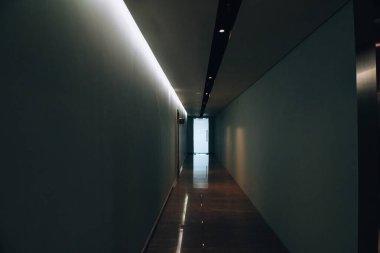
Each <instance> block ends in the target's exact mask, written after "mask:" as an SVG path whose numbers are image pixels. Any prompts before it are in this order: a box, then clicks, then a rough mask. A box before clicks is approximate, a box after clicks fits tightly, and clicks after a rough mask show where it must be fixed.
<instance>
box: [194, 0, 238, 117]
mask: <svg viewBox="0 0 380 253" xmlns="http://www.w3.org/2000/svg"><path fill="white" fill-rule="evenodd" d="M240 5H241V0H219V5H218V11H217V14H216V21H215V28H214V35H213V39H212V45H211V52H210V58H209V62H208V68H207V75H206V76H205V88H204V92H203V99H202V105H201V110H200V116H201V117H202V116H203V113H204V111H205V108H206V106H207V101H208V98H209V96H210V94H211V90H212V87H213V85H214V80H215V78H216V76H217V74H218V70H219V67H220V64H221V63H222V59H223V55H224V52H225V50H226V47H227V44H228V41H229V38H230V35H231V31H232V29H233V26H234V24H235V20H236V16H237V15H238V12H239V8H240Z"/></svg>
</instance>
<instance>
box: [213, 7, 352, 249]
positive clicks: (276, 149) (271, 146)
mask: <svg viewBox="0 0 380 253" xmlns="http://www.w3.org/2000/svg"><path fill="white" fill-rule="evenodd" d="M279 43H281V42H279ZM355 73H356V72H355V45H354V22H353V8H352V3H351V2H349V3H348V4H347V5H346V6H345V7H344V8H343V9H342V10H340V11H339V12H338V13H337V14H336V15H334V16H333V17H332V18H330V19H329V20H328V21H327V22H326V23H325V24H323V25H322V26H321V27H320V28H319V29H318V30H316V31H315V32H314V33H313V34H311V35H310V36H309V37H308V38H307V39H306V40H305V41H303V42H302V43H301V44H300V45H299V46H298V47H297V48H295V49H294V50H293V51H292V52H291V53H290V54H289V55H287V56H286V57H285V58H284V59H283V60H282V61H281V62H279V63H278V64H277V65H276V66H275V67H274V68H272V69H271V70H270V71H269V72H268V73H267V74H266V75H264V76H263V77H262V78H261V79H260V80H259V81H258V82H256V83H255V84H254V85H253V86H252V87H250V88H249V89H248V90H247V91H245V92H244V93H243V94H242V95H241V96H239V97H238V98H237V99H235V100H234V101H233V102H232V103H231V104H230V105H229V106H228V107H227V108H226V109H225V110H224V111H222V112H221V113H220V114H218V115H217V117H216V127H217V142H216V144H217V145H216V147H217V157H218V159H219V160H220V161H221V162H222V164H223V165H224V166H225V167H226V168H227V169H228V170H229V171H230V173H231V174H232V175H233V177H234V178H235V179H236V181H237V182H238V183H239V185H240V186H241V187H242V189H243V190H244V191H245V192H246V193H247V195H248V196H249V198H250V199H251V200H252V202H253V203H254V204H255V205H256V207H257V208H258V209H259V211H260V212H261V214H262V215H263V216H264V218H265V219H266V221H267V222H268V223H269V224H270V226H271V227H272V228H273V230H274V231H275V233H277V234H278V236H279V237H280V239H281V240H282V241H283V242H284V243H285V245H286V246H287V247H288V249H289V250H290V252H292V253H305V252H308V253H321V252H329V253H330V252H340V253H343V252H345V253H348V252H352V253H353V252H357V229H358V220H357V219H358V218H357V217H358V212H357V210H358V186H357V184H358V177H357V175H358V164H357V163H358V161H357V156H358V153H357V116H356V115H357V114H356V77H355Z"/></svg>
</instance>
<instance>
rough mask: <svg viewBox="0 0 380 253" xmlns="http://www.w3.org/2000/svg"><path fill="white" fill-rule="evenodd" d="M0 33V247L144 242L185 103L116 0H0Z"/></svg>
mask: <svg viewBox="0 0 380 253" xmlns="http://www.w3.org/2000/svg"><path fill="white" fill-rule="evenodd" d="M0 33H1V40H0V50H1V52H0V55H1V57H0V62H1V66H0V83H1V92H0V103H1V107H0V108H1V124H0V129H1V131H0V140H1V141H0V150H1V152H0V168H1V170H0V203H1V204H0V205H1V208H0V252H3V253H8V252H12V253H14V252H20V253H21V252H23V253H24V252H40V253H44V252H46V253H52V252H54V253H59V252H62V253H68V252H91V253H95V252H107V253H109V252H131V253H134V252H140V250H141V249H142V247H143V245H144V243H145V240H146V239H147V237H148V234H149V232H150V230H151V228H152V226H153V223H154V221H155V219H156V218H157V215H158V213H159V210H160V208H161V207H162V205H163V203H164V200H165V198H166V196H167V194H168V192H169V190H170V187H171V185H172V182H173V180H174V178H175V175H176V172H175V168H174V163H175V159H174V157H175V156H174V143H175V142H174V141H175V140H174V139H175V131H174V130H175V122H176V110H177V109H178V110H179V111H180V114H181V116H182V117H186V112H185V110H184V109H183V107H182V105H181V104H180V102H179V100H178V98H177V97H176V95H175V94H174V92H173V89H172V88H171V86H170V84H169V81H168V80H167V79H166V77H165V75H164V74H163V72H162V70H161V68H160V67H159V64H158V63H157V61H156V60H155V59H154V57H153V54H152V53H151V51H150V50H149V48H148V45H147V43H146V42H145V40H144V39H143V37H142V36H141V34H140V32H139V30H138V28H137V26H136V24H135V23H134V21H133V19H132V17H131V15H130V13H129V11H128V10H127V8H126V6H125V4H124V2H123V1H122V0H80V1H79V0H54V1H50V0H49V1H43V0H37V1H27V0H19V1H3V2H1V3H0ZM185 133H186V125H185V126H183V125H182V126H181V128H180V135H181V141H180V142H181V148H180V153H181V159H182V160H183V158H184V154H185V153H186V150H185V147H186V142H185V138H184V136H185Z"/></svg>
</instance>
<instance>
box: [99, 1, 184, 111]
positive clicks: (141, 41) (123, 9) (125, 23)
mask: <svg viewBox="0 0 380 253" xmlns="http://www.w3.org/2000/svg"><path fill="white" fill-rule="evenodd" d="M98 1H101V4H102V5H104V7H110V11H112V14H113V17H114V18H115V20H116V19H117V21H118V26H119V29H122V30H124V31H125V30H126V34H125V35H127V38H128V40H129V41H131V42H132V43H134V44H135V47H136V48H137V49H138V50H139V53H141V54H142V55H143V56H144V57H145V59H146V60H147V62H148V63H149V64H150V66H151V67H152V69H153V70H154V72H155V73H156V74H157V75H158V77H159V79H160V80H161V82H162V84H163V85H164V86H165V87H166V88H167V89H168V91H169V93H170V94H171V97H172V98H174V100H175V102H176V103H177V105H178V106H179V107H180V108H181V109H182V110H183V112H184V113H185V114H186V115H187V112H186V110H185V108H184V107H183V105H182V102H181V101H180V100H179V98H178V96H177V93H176V92H175V90H174V89H173V86H172V85H171V83H170V81H169V79H168V78H167V76H166V75H165V73H164V71H163V70H162V68H161V66H160V64H159V62H158V61H157V59H156V57H155V56H154V54H153V52H152V50H151V48H150V47H149V45H148V42H147V41H146V40H145V38H144V36H143V35H142V33H141V31H140V29H139V28H138V26H137V24H136V22H135V20H134V19H133V17H132V14H131V13H130V11H129V9H128V7H127V6H126V4H125V3H124V1H123V0H98Z"/></svg>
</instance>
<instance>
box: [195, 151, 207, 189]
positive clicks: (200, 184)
mask: <svg viewBox="0 0 380 253" xmlns="http://www.w3.org/2000/svg"><path fill="white" fill-rule="evenodd" d="M208 170H209V156H208V155H206V154H196V155H194V157H193V187H194V188H197V189H205V188H208Z"/></svg>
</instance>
